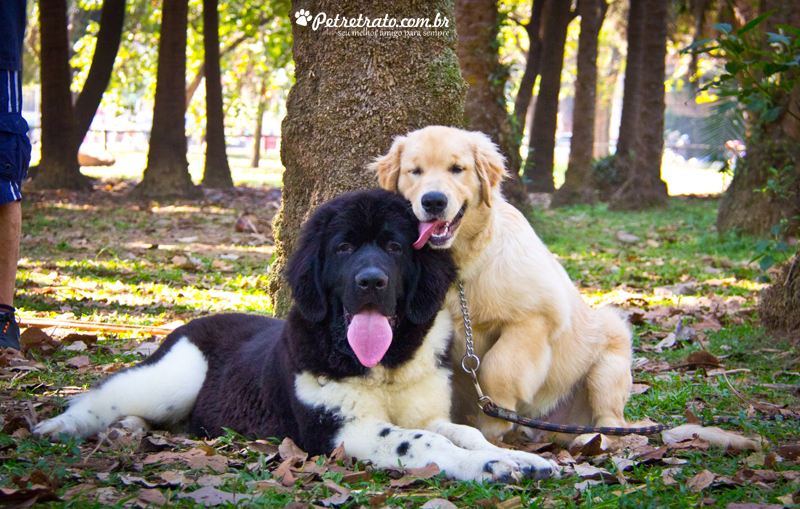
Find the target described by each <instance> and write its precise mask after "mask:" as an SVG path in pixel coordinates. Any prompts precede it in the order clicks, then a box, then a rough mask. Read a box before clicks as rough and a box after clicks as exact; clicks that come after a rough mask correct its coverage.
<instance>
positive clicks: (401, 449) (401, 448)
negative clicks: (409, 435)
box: [397, 442, 411, 456]
mask: <svg viewBox="0 0 800 509" xmlns="http://www.w3.org/2000/svg"><path fill="white" fill-rule="evenodd" d="M409 447H411V444H410V443H408V442H403V443H402V444H400V445H398V446H397V454H398V455H399V456H405V455H406V454H407V453H408V449H409Z"/></svg>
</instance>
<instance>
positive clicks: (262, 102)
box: [250, 73, 269, 168]
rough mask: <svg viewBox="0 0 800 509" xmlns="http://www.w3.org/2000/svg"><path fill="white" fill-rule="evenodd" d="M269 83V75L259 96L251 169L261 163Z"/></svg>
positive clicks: (264, 80) (262, 80)
mask: <svg viewBox="0 0 800 509" xmlns="http://www.w3.org/2000/svg"><path fill="white" fill-rule="evenodd" d="M267 82H269V74H268V73H267V74H266V75H265V76H264V77H263V78H262V79H261V93H260V94H259V96H258V112H257V113H256V129H255V132H254V134H253V136H254V137H255V141H254V142H253V157H251V158H250V167H251V168H258V165H259V163H260V162H261V133H262V131H263V126H264V112H265V111H266V110H267V97H266V93H267Z"/></svg>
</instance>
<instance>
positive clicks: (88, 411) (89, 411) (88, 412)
mask: <svg viewBox="0 0 800 509" xmlns="http://www.w3.org/2000/svg"><path fill="white" fill-rule="evenodd" d="M86 413H87V414H93V413H94V412H93V411H91V410H87V411H86Z"/></svg>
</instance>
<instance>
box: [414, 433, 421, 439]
mask: <svg viewBox="0 0 800 509" xmlns="http://www.w3.org/2000/svg"><path fill="white" fill-rule="evenodd" d="M419 438H422V433H417V434H416V435H414V439H419Z"/></svg>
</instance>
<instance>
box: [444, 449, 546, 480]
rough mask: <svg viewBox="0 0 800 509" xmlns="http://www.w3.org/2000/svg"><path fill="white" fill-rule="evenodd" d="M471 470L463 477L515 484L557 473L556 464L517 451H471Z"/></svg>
mask: <svg viewBox="0 0 800 509" xmlns="http://www.w3.org/2000/svg"><path fill="white" fill-rule="evenodd" d="M467 470H471V472H464V474H465V475H464V476H463V477H461V476H458V477H460V478H463V479H474V480H476V481H491V482H501V483H507V484H516V483H519V482H521V481H522V480H523V479H536V480H538V479H548V478H550V477H553V476H557V475H559V471H558V466H557V465H556V464H555V463H554V462H552V461H549V460H546V459H544V458H542V457H539V456H537V455H535V454H529V453H523V452H518V451H505V450H502V451H471V453H470V468H469V469H467Z"/></svg>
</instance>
